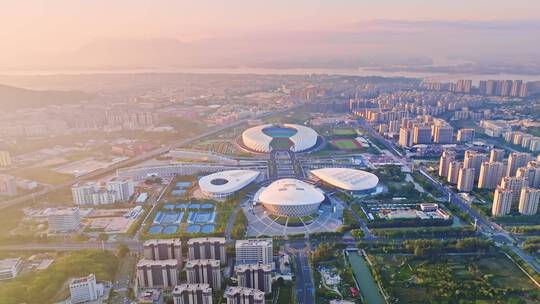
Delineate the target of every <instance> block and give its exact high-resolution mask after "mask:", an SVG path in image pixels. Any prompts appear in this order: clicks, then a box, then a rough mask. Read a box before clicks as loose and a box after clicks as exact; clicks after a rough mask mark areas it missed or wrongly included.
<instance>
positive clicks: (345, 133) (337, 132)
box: [332, 128, 356, 136]
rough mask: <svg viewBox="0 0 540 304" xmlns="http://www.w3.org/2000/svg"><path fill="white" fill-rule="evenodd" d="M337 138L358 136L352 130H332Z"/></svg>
mask: <svg viewBox="0 0 540 304" xmlns="http://www.w3.org/2000/svg"><path fill="white" fill-rule="evenodd" d="M332 133H333V134H334V135H335V136H356V131H355V130H354V129H351V128H336V129H333V130H332Z"/></svg>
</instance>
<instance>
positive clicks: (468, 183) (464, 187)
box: [457, 168, 475, 192]
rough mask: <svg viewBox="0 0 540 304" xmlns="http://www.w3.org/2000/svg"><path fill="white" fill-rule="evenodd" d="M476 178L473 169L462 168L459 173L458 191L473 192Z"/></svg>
mask: <svg viewBox="0 0 540 304" xmlns="http://www.w3.org/2000/svg"><path fill="white" fill-rule="evenodd" d="M474 176H475V170H474V169H473V168H461V169H460V170H459V172H458V182H457V189H458V190H459V191H461V192H471V191H472V190H473V188H474Z"/></svg>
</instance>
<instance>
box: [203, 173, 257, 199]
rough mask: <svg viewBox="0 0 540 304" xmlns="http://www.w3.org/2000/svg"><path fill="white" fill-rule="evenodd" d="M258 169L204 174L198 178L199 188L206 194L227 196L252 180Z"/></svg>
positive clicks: (255, 176)
mask: <svg viewBox="0 0 540 304" xmlns="http://www.w3.org/2000/svg"><path fill="white" fill-rule="evenodd" d="M259 174H260V172H259V171H253V170H228V171H222V172H217V173H214V174H210V175H206V176H204V177H202V178H201V179H199V188H201V191H202V192H203V193H205V194H207V195H210V196H213V197H220V196H227V195H230V194H232V193H234V192H236V191H239V190H241V189H242V188H244V187H246V186H247V185H249V184H250V183H251V182H253V181H254V180H255V179H256V178H257V177H258V176H259Z"/></svg>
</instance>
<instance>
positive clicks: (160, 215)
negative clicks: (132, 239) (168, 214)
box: [153, 212, 164, 224]
mask: <svg viewBox="0 0 540 304" xmlns="http://www.w3.org/2000/svg"><path fill="white" fill-rule="evenodd" d="M163 216H164V214H163V213H161V212H158V213H157V214H156V217H154V221H153V223H154V224H160V223H161V221H162V220H163Z"/></svg>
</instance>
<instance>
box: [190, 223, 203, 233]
mask: <svg viewBox="0 0 540 304" xmlns="http://www.w3.org/2000/svg"><path fill="white" fill-rule="evenodd" d="M186 232H187V233H199V232H201V226H200V225H197V224H189V225H188V226H187V227H186Z"/></svg>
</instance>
